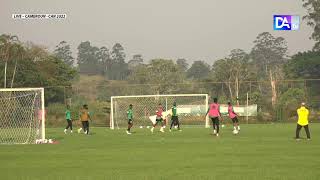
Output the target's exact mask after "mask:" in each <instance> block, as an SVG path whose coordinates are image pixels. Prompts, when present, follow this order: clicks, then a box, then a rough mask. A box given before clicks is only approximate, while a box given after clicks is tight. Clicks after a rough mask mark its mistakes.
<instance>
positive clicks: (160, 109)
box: [151, 103, 165, 132]
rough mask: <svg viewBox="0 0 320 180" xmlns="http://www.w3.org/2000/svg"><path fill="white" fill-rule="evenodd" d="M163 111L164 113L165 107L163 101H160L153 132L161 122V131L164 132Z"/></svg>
mask: <svg viewBox="0 0 320 180" xmlns="http://www.w3.org/2000/svg"><path fill="white" fill-rule="evenodd" d="M162 113H163V107H162V105H161V103H159V106H158V108H157V111H156V123H155V124H153V127H152V128H151V132H153V129H154V128H155V127H156V126H157V124H159V123H160V124H161V128H160V131H161V132H164V130H163V129H164V121H165V120H164V119H163V118H162Z"/></svg>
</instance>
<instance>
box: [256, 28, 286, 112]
mask: <svg viewBox="0 0 320 180" xmlns="http://www.w3.org/2000/svg"><path fill="white" fill-rule="evenodd" d="M254 44H255V45H254V47H253V48H252V51H251V57H252V58H253V61H254V63H255V66H256V68H257V70H258V72H259V73H258V78H259V79H268V80H269V81H270V85H271V92H272V98H271V102H272V105H273V107H274V105H275V104H276V101H277V88H276V83H277V80H279V79H281V78H283V72H282V65H283V64H284V63H285V62H286V60H287V50H288V47H287V42H286V41H285V39H284V38H283V37H274V36H272V35H271V34H270V33H269V32H263V33H261V34H259V35H258V36H257V38H256V40H255V41H254Z"/></svg>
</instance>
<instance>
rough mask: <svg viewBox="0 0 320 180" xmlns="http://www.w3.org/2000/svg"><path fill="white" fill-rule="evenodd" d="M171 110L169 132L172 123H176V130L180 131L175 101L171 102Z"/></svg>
mask: <svg viewBox="0 0 320 180" xmlns="http://www.w3.org/2000/svg"><path fill="white" fill-rule="evenodd" d="M171 111H172V116H171V125H170V130H169V131H170V132H171V129H172V126H173V125H175V126H176V125H178V130H179V131H181V129H180V123H179V118H178V113H177V103H176V102H174V103H173V107H172V108H171Z"/></svg>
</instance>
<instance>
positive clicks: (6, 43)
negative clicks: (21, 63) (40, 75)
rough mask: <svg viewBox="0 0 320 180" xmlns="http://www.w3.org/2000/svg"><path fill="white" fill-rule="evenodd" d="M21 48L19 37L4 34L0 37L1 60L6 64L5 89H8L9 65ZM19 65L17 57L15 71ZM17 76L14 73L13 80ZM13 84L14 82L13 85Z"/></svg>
mask: <svg viewBox="0 0 320 180" xmlns="http://www.w3.org/2000/svg"><path fill="white" fill-rule="evenodd" d="M18 46H19V39H18V37H17V36H11V35H6V34H3V35H1V36H0V58H1V59H2V61H3V62H4V88H6V87H7V68H8V63H9V61H10V60H11V59H12V56H13V55H15V54H16V53H15V52H14V51H16V50H17V49H21V48H19V47H18ZM16 65H17V57H16V63H15V69H16ZM14 76H15V71H14V73H13V78H12V79H14ZM12 84H13V81H12V83H11V85H12Z"/></svg>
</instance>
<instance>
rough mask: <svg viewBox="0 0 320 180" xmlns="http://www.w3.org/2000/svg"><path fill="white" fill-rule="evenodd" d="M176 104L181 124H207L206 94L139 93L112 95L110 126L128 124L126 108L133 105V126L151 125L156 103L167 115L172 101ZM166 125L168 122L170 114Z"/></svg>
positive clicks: (120, 126)
mask: <svg viewBox="0 0 320 180" xmlns="http://www.w3.org/2000/svg"><path fill="white" fill-rule="evenodd" d="M174 102H176V104H177V113H178V116H179V120H180V123H181V124H183V125H201V126H208V124H209V122H208V119H206V117H205V113H206V111H207V109H208V94H171V95H139V96H112V97H111V113H110V127H111V129H114V128H124V127H127V125H128V119H127V110H128V108H129V105H130V104H132V105H133V122H134V125H135V126H142V127H145V126H151V125H152V117H153V116H155V114H156V110H157V107H158V104H159V103H161V104H162V107H163V109H164V113H163V114H165V115H169V114H170V112H171V108H172V106H173V103H174ZM168 117H169V118H167V125H168V123H170V119H171V118H170V115H169V116H168Z"/></svg>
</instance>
